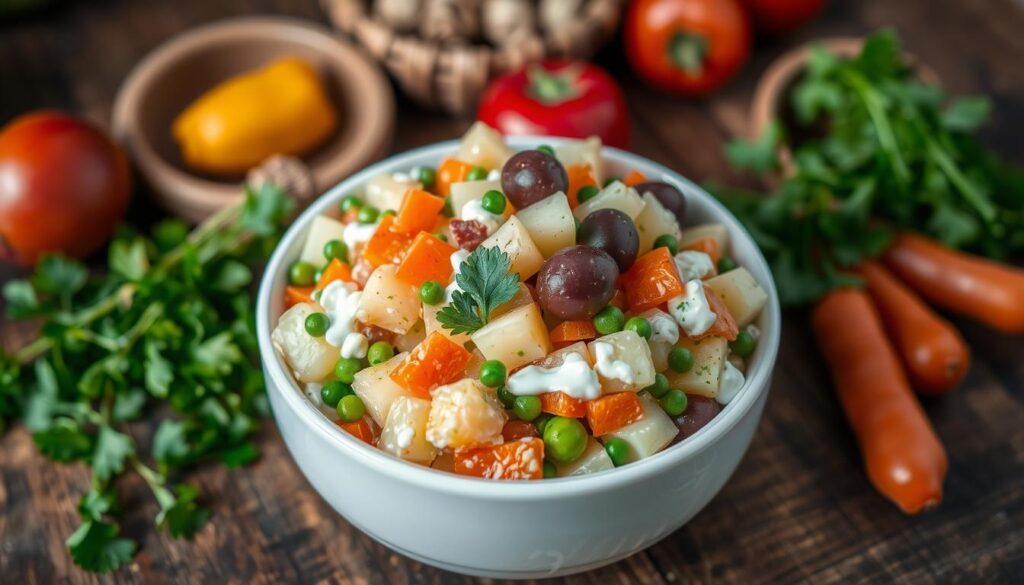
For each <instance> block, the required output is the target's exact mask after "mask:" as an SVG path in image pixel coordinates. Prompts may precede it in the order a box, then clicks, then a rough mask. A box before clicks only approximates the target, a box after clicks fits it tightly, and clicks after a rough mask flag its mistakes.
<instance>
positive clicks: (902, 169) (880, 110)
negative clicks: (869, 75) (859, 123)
mask: <svg viewBox="0 0 1024 585" xmlns="http://www.w3.org/2000/svg"><path fill="white" fill-rule="evenodd" d="M842 75H843V77H845V78H846V81H847V83H849V84H850V87H852V88H853V90H854V92H856V93H857V95H858V96H859V97H860V99H861V101H862V102H863V103H864V108H865V109H866V110H867V112H868V116H869V117H870V118H871V122H872V123H873V124H874V126H875V133H876V134H877V138H878V145H879V146H880V147H881V148H882V150H883V151H885V153H886V154H887V155H888V156H889V158H890V159H891V161H892V166H893V172H895V173H896V177H897V178H898V179H899V180H900V182H901V183H903V184H904V185H906V184H907V183H909V182H910V170H909V169H908V167H907V163H906V161H904V160H903V154H902V153H901V152H900V145H899V142H897V140H896V133H895V132H893V129H892V125H891V124H890V123H889V117H888V114H886V112H885V104H884V103H883V100H882V98H881V97H880V96H879V94H878V92H877V91H876V90H875V89H874V88H872V87H871V83H869V82H868V80H866V79H864V77H863V76H862V75H861V74H860V73H857V72H855V71H851V70H850V69H849V68H846V69H844V70H843V72H842Z"/></svg>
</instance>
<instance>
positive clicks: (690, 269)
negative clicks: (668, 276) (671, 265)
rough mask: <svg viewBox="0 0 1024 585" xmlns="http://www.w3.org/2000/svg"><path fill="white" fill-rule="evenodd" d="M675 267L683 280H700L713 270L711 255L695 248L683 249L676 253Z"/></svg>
mask: <svg viewBox="0 0 1024 585" xmlns="http://www.w3.org/2000/svg"><path fill="white" fill-rule="evenodd" d="M675 262H676V269H677V270H678V271H679V277H680V278H682V279H683V282H687V281H689V280H701V279H703V278H704V277H705V276H707V275H709V274H711V273H712V272H714V270H715V265H714V263H712V262H711V256H708V255H707V254H705V253H704V252H698V251H696V250H683V251H682V252H680V253H678V254H676V257H675Z"/></svg>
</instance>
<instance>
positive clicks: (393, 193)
mask: <svg viewBox="0 0 1024 585" xmlns="http://www.w3.org/2000/svg"><path fill="white" fill-rule="evenodd" d="M422 188H423V183H420V182H419V181H415V180H407V181H405V180H399V179H396V178H395V177H394V175H390V174H382V175H377V176H376V177H374V178H372V179H370V180H369V181H367V183H366V187H365V189H364V193H365V196H364V199H366V202H367V203H369V204H370V205H372V206H374V207H376V208H377V209H379V210H381V211H385V210H387V209H394V210H395V211H398V208H399V207H401V206H402V200H403V199H405V193H406V192H407V191H408V190H409V189H422Z"/></svg>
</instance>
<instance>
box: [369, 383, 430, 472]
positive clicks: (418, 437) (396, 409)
mask: <svg viewBox="0 0 1024 585" xmlns="http://www.w3.org/2000/svg"><path fill="white" fill-rule="evenodd" d="M429 418H430V401H429V400H423V399H421V398H409V397H407V396H402V397H400V398H398V399H397V400H395V402H394V404H392V405H391V409H390V410H389V411H388V416H387V420H386V421H385V422H384V428H383V429H381V432H380V440H379V441H378V442H377V446H378V447H379V448H380V449H381V450H383V451H386V452H388V453H391V454H392V455H395V456H396V457H398V458H400V459H405V460H406V461H412V462H414V463H422V464H423V465H430V463H431V462H433V461H434V457H436V456H437V448H436V447H434V446H433V445H431V444H430V441H427V419H429Z"/></svg>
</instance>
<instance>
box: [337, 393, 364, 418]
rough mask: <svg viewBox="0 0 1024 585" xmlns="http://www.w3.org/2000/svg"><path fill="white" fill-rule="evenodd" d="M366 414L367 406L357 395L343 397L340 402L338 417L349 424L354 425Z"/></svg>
mask: <svg viewBox="0 0 1024 585" xmlns="http://www.w3.org/2000/svg"><path fill="white" fill-rule="evenodd" d="M364 414H366V405H364V404H363V401H362V400H360V399H359V397H358V396H356V395H355V394H349V395H348V396H343V397H342V398H341V400H339V401H338V416H339V417H340V418H341V420H343V421H345V422H347V423H353V422H356V421H358V420H359V419H361V418H363V415H364Z"/></svg>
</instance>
